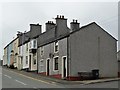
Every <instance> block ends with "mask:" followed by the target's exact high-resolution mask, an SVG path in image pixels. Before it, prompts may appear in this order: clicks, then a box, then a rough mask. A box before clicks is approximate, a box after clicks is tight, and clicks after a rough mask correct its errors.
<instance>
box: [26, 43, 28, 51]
mask: <svg viewBox="0 0 120 90" xmlns="http://www.w3.org/2000/svg"><path fill="white" fill-rule="evenodd" d="M27 51H28V43H27V44H26V52H27Z"/></svg>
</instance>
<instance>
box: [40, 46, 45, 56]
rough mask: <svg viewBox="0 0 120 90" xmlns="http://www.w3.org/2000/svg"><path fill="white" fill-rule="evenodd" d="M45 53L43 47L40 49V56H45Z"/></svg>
mask: <svg viewBox="0 0 120 90" xmlns="http://www.w3.org/2000/svg"><path fill="white" fill-rule="evenodd" d="M43 53H44V47H43V46H42V47H41V48H40V55H41V56H43Z"/></svg>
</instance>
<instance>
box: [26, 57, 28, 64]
mask: <svg viewBox="0 0 120 90" xmlns="http://www.w3.org/2000/svg"><path fill="white" fill-rule="evenodd" d="M26 64H28V56H26Z"/></svg>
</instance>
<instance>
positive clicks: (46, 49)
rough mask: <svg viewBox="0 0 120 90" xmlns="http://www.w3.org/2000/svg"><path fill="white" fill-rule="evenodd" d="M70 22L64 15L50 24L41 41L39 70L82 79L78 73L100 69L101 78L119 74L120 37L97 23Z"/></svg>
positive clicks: (59, 76) (49, 74) (58, 75)
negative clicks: (119, 38)
mask: <svg viewBox="0 0 120 90" xmlns="http://www.w3.org/2000/svg"><path fill="white" fill-rule="evenodd" d="M70 25H71V26H70V27H71V28H70V29H69V28H68V27H67V19H65V18H64V16H57V18H56V24H55V23H53V22H52V21H49V22H48V23H46V32H44V33H42V34H41V35H40V36H39V38H38V40H37V41H38V50H37V58H38V59H37V60H38V73H40V74H44V75H47V76H53V77H56V78H62V79H67V80H81V78H80V76H79V74H78V72H92V71H94V70H98V71H99V72H98V74H99V78H104V77H117V72H118V64H117V55H116V52H117V44H116V43H117V40H116V39H115V38H114V37H112V36H111V35H110V34H109V33H107V32H106V31H105V30H104V29H102V28H101V27H100V26H99V25H97V24H96V23H95V22H93V23H90V24H88V25H86V26H83V27H79V23H78V22H77V20H73V22H71V23H70ZM108 63H109V65H110V66H106V65H107V64H108Z"/></svg>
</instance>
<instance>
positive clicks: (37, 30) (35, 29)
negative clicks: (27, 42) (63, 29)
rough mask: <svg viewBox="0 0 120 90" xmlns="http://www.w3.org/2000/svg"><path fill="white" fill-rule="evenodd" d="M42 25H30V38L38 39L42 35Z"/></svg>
mask: <svg viewBox="0 0 120 90" xmlns="http://www.w3.org/2000/svg"><path fill="white" fill-rule="evenodd" d="M41 30H42V29H41V25H39V23H38V24H30V37H31V38H33V37H36V36H38V35H39V34H41Z"/></svg>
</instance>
